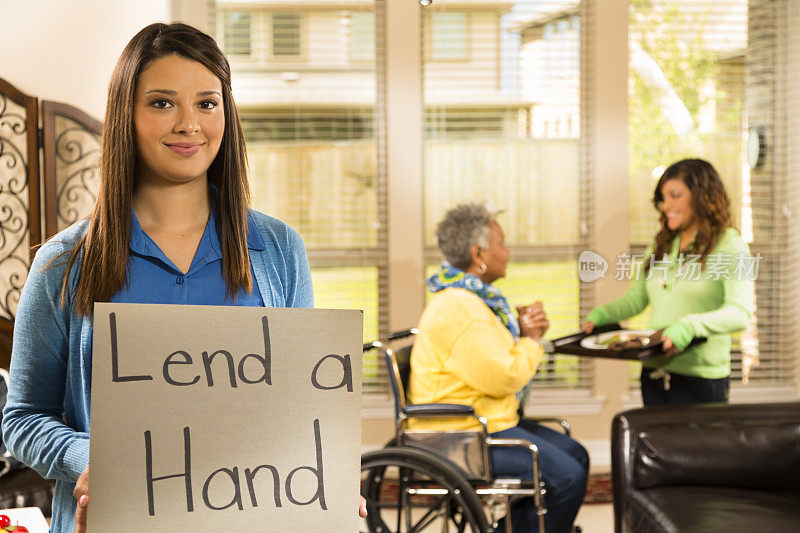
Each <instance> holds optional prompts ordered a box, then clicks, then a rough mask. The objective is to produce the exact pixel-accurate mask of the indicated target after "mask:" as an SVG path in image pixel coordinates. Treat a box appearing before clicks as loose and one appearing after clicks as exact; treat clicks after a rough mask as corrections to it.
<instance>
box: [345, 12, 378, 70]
mask: <svg viewBox="0 0 800 533" xmlns="http://www.w3.org/2000/svg"><path fill="white" fill-rule="evenodd" d="M350 28H351V32H352V39H351V55H352V58H353V61H375V13H369V12H366V11H354V12H353V13H352V15H350Z"/></svg>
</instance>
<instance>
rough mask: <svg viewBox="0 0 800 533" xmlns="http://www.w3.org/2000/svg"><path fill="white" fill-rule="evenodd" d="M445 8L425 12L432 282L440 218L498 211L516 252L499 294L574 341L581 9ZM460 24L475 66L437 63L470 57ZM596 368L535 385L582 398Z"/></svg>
mask: <svg viewBox="0 0 800 533" xmlns="http://www.w3.org/2000/svg"><path fill="white" fill-rule="evenodd" d="M443 9H444V7H442V6H440V4H437V3H436V2H434V3H433V4H432V5H431V6H430V7H427V8H425V10H424V11H423V24H424V25H425V27H424V28H423V32H422V35H423V39H424V40H423V57H425V58H428V60H427V61H425V62H424V64H423V77H424V87H425V93H424V98H425V126H426V133H425V145H424V164H425V166H424V176H423V179H424V204H425V207H424V228H425V247H426V248H425V249H426V252H425V254H426V262H427V264H428V273H429V274H430V273H432V272H433V271H434V270H435V268H436V265H437V264H438V263H439V262H440V261H441V255H440V253H439V250H438V248H437V246H436V241H435V237H434V231H435V227H436V224H437V222H438V221H439V220H440V219H441V217H442V216H443V215H444V212H445V211H446V210H448V209H449V208H451V207H453V206H455V205H456V204H458V203H461V202H479V201H485V200H488V201H490V202H491V203H492V204H493V205H494V206H496V207H498V208H500V209H504V210H505V212H504V213H502V214H500V215H499V216H498V221H499V222H500V224H501V226H503V229H504V231H505V235H506V243H507V245H508V246H509V247H510V248H511V261H512V262H511V263H510V264H509V268H508V273H507V276H506V278H504V279H502V280H499V281H498V282H497V286H498V287H500V288H501V290H502V291H503V292H504V294H505V295H506V296H507V298H508V299H509V302H510V303H511V305H523V304H528V303H532V302H533V301H535V300H541V301H542V302H543V303H544V305H545V309H546V310H547V312H548V314H549V316H550V320H551V328H550V332H549V333H548V336H549V337H557V336H561V335H566V334H568V333H573V332H574V331H575V329H576V327H577V324H578V323H579V320H580V317H581V307H582V305H583V306H585V305H586V298H587V297H588V295H586V294H583V293H582V291H581V287H580V282H579V279H578V267H577V258H578V255H579V254H580V250H581V247H582V245H583V243H584V242H585V240H586V239H587V238H588V232H587V231H584V232H582V231H581V209H580V205H581V202H582V201H586V200H587V195H589V194H590V189H589V184H588V177H587V176H586V175H584V174H583V173H582V170H581V169H582V165H581V163H580V161H581V153H582V152H581V143H582V139H581V136H580V109H581V106H580V65H581V63H580V55H579V50H580V42H581V39H580V26H579V24H578V23H577V19H578V18H579V8H578V2H574V3H573V4H572V7H571V8H569V9H567V10H566V11H565V10H564V5H562V4H561V3H559V4H558V5H557V6H553V7H548V6H547V5H546V3H542V2H536V1H532V0H517V1H514V2H509V3H508V4H505V5H500V4H489V3H483V4H480V5H478V4H475V5H474V6H473V9H472V10H471V11H470V12H469V15H468V16H467V14H466V13H451V12H447V11H443ZM467 21H469V25H470V34H469V35H470V38H469V44H468V45H469V54H470V55H471V56H472V57H473V58H474V60H473V61H470V62H461V63H455V64H454V63H448V62H446V61H443V60H445V59H448V60H449V59H465V58H466V57H467V55H468V54H467ZM556 74H559V75H560V76H556ZM548 121H550V122H552V123H554V124H560V125H562V126H561V127H560V128H548V127H546V126H545V125H546V124H547V123H548ZM554 176H558V177H559V178H558V179H554ZM592 368H593V367H592V366H591V364H589V363H588V362H587V361H586V360H580V359H578V358H576V357H572V356H563V355H555V356H550V357H549V359H548V360H547V361H546V362H544V363H543V364H542V366H540V369H539V371H538V372H537V374H536V378H535V381H534V385H535V387H539V388H542V387H547V388H567V389H575V388H589V387H590V386H591V375H592V374H591V372H592Z"/></svg>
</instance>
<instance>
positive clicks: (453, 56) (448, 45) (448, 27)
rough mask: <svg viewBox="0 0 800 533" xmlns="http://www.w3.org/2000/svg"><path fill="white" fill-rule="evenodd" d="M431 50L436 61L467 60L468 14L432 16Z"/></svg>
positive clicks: (438, 13)
mask: <svg viewBox="0 0 800 533" xmlns="http://www.w3.org/2000/svg"><path fill="white" fill-rule="evenodd" d="M430 17H431V18H430V26H431V49H430V55H429V56H428V57H430V58H431V59H432V60H434V61H456V60H464V59H467V52H468V50H467V20H468V19H467V14H466V13H449V12H434V13H432V14H431V16H430Z"/></svg>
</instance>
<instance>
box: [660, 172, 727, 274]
mask: <svg viewBox="0 0 800 533" xmlns="http://www.w3.org/2000/svg"><path fill="white" fill-rule="evenodd" d="M676 178H678V179H680V180H681V181H683V183H684V184H686V186H687V187H688V188H689V191H690V192H691V193H692V209H693V210H694V215H695V218H696V220H697V226H698V227H697V236H696V237H695V239H694V244H692V248H691V252H692V253H694V254H698V255H700V261H699V263H700V264H702V263H703V261H704V260H705V258H706V256H707V255H708V254H709V253H710V252H711V251H712V250H713V249H714V247H715V246H716V245H717V242H718V241H719V237H720V235H722V232H723V231H725V229H726V228H729V227H731V225H732V218H731V200H730V198H729V197H728V193H726V192H725V186H724V185H723V184H722V180H721V179H720V178H719V174H718V173H717V171H716V170H715V169H714V167H713V166H712V165H711V163H709V162H708V161H704V160H702V159H683V160H681V161H678V162H677V163H673V164H672V165H670V166H669V168H667V170H665V171H664V174H662V175H661V179H659V180H658V185H656V190H655V192H654V193H653V205H654V206H655V208H656V210H658V212H659V213H660V221H661V229H660V230H659V231H658V233H657V234H656V242H655V250H654V251H653V254H654V255H655V257H656V259H660V258H662V257H663V256H664V254H666V253H669V251H670V247H671V246H672V241H673V240H674V239H675V237H676V236H677V235H678V233H679V230H676V231H672V230H671V229H669V226H667V215H666V213H664V211H663V209H662V205H663V202H664V195H663V194H662V193H661V189H662V187H663V186H664V184H665V183H666V182H667V181H669V180H671V179H676ZM649 266H650V262H649V261H645V270H647V269H648V268H649Z"/></svg>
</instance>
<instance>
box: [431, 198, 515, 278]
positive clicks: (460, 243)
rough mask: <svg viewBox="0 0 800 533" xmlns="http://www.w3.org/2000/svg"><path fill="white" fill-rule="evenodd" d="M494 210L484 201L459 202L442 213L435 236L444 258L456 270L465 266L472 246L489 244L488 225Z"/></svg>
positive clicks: (464, 268)
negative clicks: (475, 202) (477, 202)
mask: <svg viewBox="0 0 800 533" xmlns="http://www.w3.org/2000/svg"><path fill="white" fill-rule="evenodd" d="M498 212H499V211H498V210H496V209H492V208H490V207H489V206H487V205H486V204H459V205H457V206H455V207H454V208H452V209H451V210H449V211H448V212H447V213H445V215H444V218H443V219H442V221H441V222H439V225H438V226H436V239H437V241H438V242H439V249H440V250H441V251H442V254H444V258H445V259H446V260H447V262H448V263H450V264H451V265H453V266H454V267H456V268H458V269H460V270H466V269H467V268H469V266H470V265H471V264H472V256H471V255H470V249H471V248H472V246H473V245H475V244H477V245H478V246H480V247H481V248H488V247H489V226H490V225H491V223H492V222H493V221H494V218H495V215H497V213H498Z"/></svg>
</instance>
